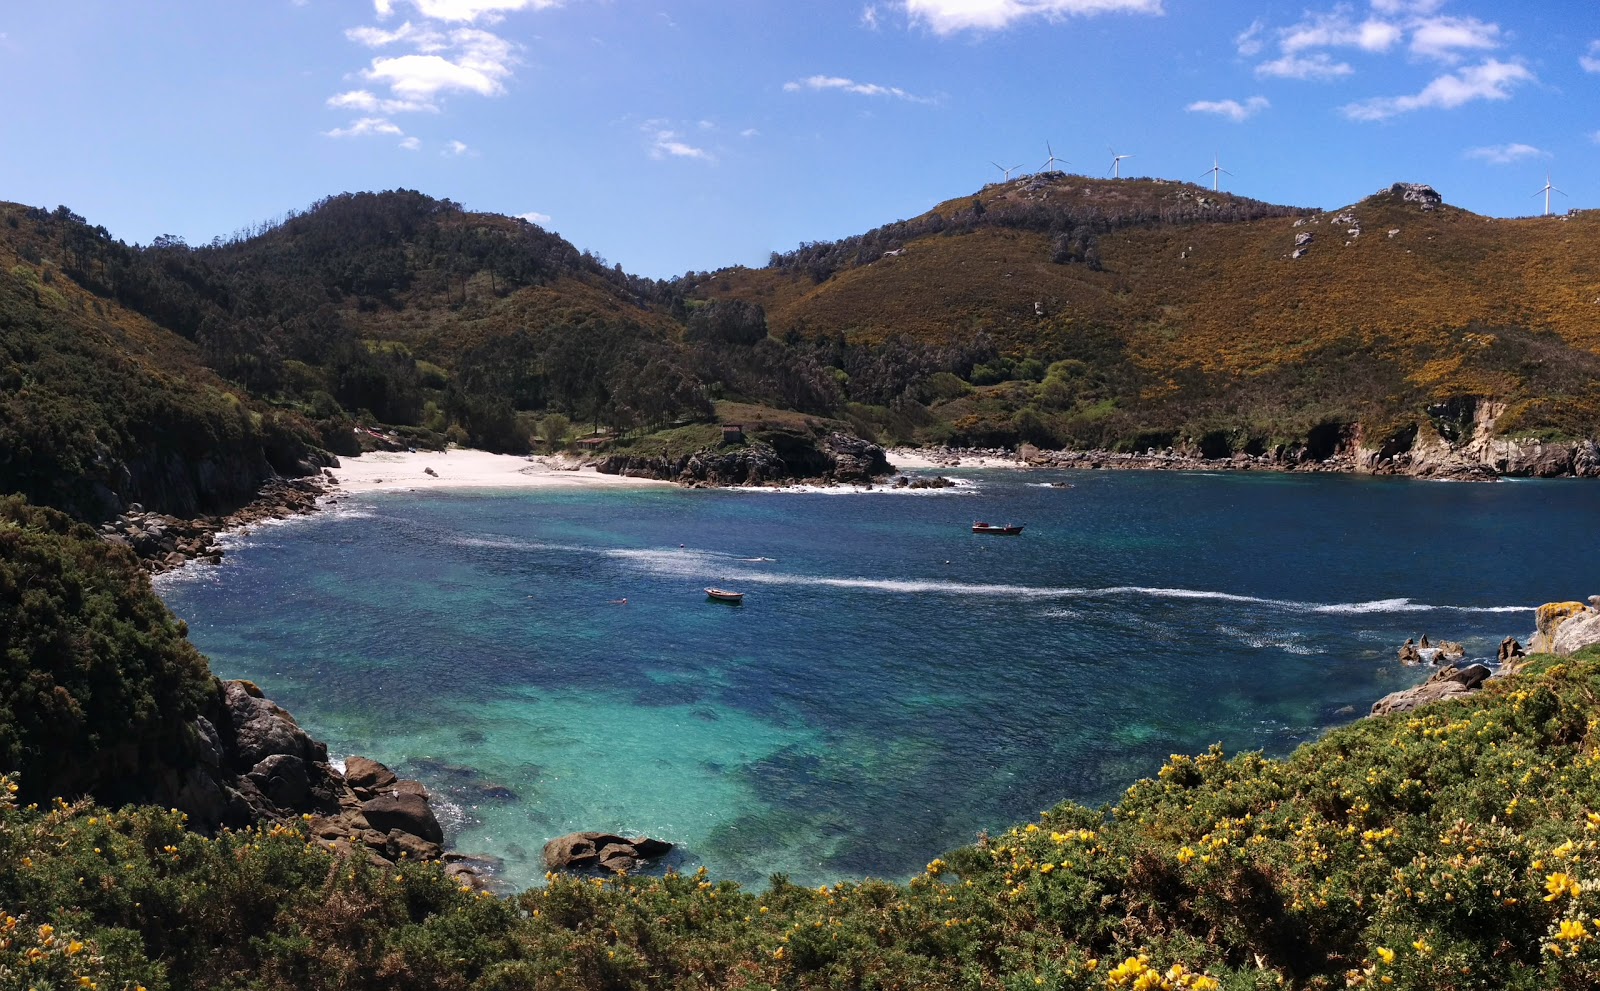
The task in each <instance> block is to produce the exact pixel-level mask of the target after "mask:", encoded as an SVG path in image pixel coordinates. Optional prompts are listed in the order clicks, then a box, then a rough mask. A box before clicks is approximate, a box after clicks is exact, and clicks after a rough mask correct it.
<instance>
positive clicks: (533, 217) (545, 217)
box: [517, 210, 550, 227]
mask: <svg viewBox="0 0 1600 991" xmlns="http://www.w3.org/2000/svg"><path fill="white" fill-rule="evenodd" d="M517 217H518V218H519V219H521V220H526V221H527V222H528V223H530V224H538V225H539V226H540V227H543V226H545V225H546V224H548V223H550V215H549V214H548V213H540V212H539V211H538V210H529V211H528V212H527V213H519V214H517Z"/></svg>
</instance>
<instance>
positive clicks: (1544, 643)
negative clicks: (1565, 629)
mask: <svg viewBox="0 0 1600 991" xmlns="http://www.w3.org/2000/svg"><path fill="white" fill-rule="evenodd" d="M1586 612H1588V607H1587V606H1585V605H1584V604H1583V603H1581V602H1546V603H1545V604H1544V605H1542V606H1540V607H1539V608H1538V609H1536V610H1534V613H1533V621H1534V627H1535V630H1536V632H1535V633H1534V635H1533V645H1532V646H1530V647H1529V648H1528V653H1530V654H1549V653H1553V652H1554V650H1555V643H1556V634H1557V633H1558V632H1559V630H1560V628H1561V626H1562V625H1563V624H1565V623H1566V621H1567V620H1569V619H1571V618H1572V617H1573V616H1577V615H1580V614H1582V613H1586Z"/></svg>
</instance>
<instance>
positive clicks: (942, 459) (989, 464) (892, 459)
mask: <svg viewBox="0 0 1600 991" xmlns="http://www.w3.org/2000/svg"><path fill="white" fill-rule="evenodd" d="M884 456H885V457H886V458H888V459H889V463H890V464H892V465H894V466H895V467H896V468H899V469H901V470H902V471H904V470H906V469H922V468H935V469H937V468H1017V467H1021V465H1020V463H1019V462H1018V461H1017V460H1016V459H1014V458H987V457H981V458H980V457H970V456H967V455H961V456H959V457H951V456H950V455H947V454H944V453H942V452H934V451H929V450H928V449H926V448H920V447H894V448H890V449H889V450H887V451H885V452H884Z"/></svg>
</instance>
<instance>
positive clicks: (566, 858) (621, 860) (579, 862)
mask: <svg viewBox="0 0 1600 991" xmlns="http://www.w3.org/2000/svg"><path fill="white" fill-rule="evenodd" d="M671 849H672V844H671V843H668V842H666V841H665V840H653V839H651V838H650V837H648V836H641V837H638V838H637V839H632V840H630V839H624V838H623V837H621V836H617V835H615V834H613V833H593V832H584V833H568V834H567V835H565V836H557V837H556V838H555V839H553V840H551V841H550V842H548V843H546V844H545V845H544V864H545V866H546V867H548V868H549V869H550V870H553V871H572V870H585V869H591V870H592V869H598V870H602V871H606V872H608V873H611V874H623V873H630V872H632V871H634V870H635V869H637V868H638V866H639V865H640V864H641V863H643V862H644V861H647V860H653V859H655V858H656V857H659V856H661V855H662V854H664V853H666V852H668V851H669V850H671Z"/></svg>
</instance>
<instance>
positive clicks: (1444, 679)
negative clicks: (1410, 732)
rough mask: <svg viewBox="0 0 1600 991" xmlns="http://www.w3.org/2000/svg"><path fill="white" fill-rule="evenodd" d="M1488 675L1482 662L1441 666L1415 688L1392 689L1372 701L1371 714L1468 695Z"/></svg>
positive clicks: (1381, 714) (1379, 714)
mask: <svg viewBox="0 0 1600 991" xmlns="http://www.w3.org/2000/svg"><path fill="white" fill-rule="evenodd" d="M1489 674H1490V672H1489V668H1488V667H1487V666H1486V665H1483V664H1469V665H1468V666H1466V667H1464V668H1453V667H1452V668H1441V669H1439V671H1438V672H1436V673H1435V674H1434V676H1433V677H1431V678H1429V679H1428V680H1427V681H1424V682H1423V683H1422V684H1420V685H1418V686H1416V687H1415V688H1407V689H1406V690H1405V691H1401V692H1393V693H1391V694H1389V695H1385V696H1384V697H1383V698H1381V699H1379V700H1378V701H1376V702H1374V703H1372V714H1373V715H1374V716H1387V715H1389V714H1390V713H1394V712H1410V711H1411V710H1412V709H1415V708H1418V707H1419V706H1424V705H1429V704H1431V703H1434V702H1441V701H1443V700H1445V699H1451V698H1461V697H1464V696H1467V695H1471V694H1472V693H1473V692H1475V691H1477V690H1478V689H1479V688H1480V687H1482V685H1483V683H1484V682H1485V681H1487V680H1488V678H1489Z"/></svg>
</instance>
